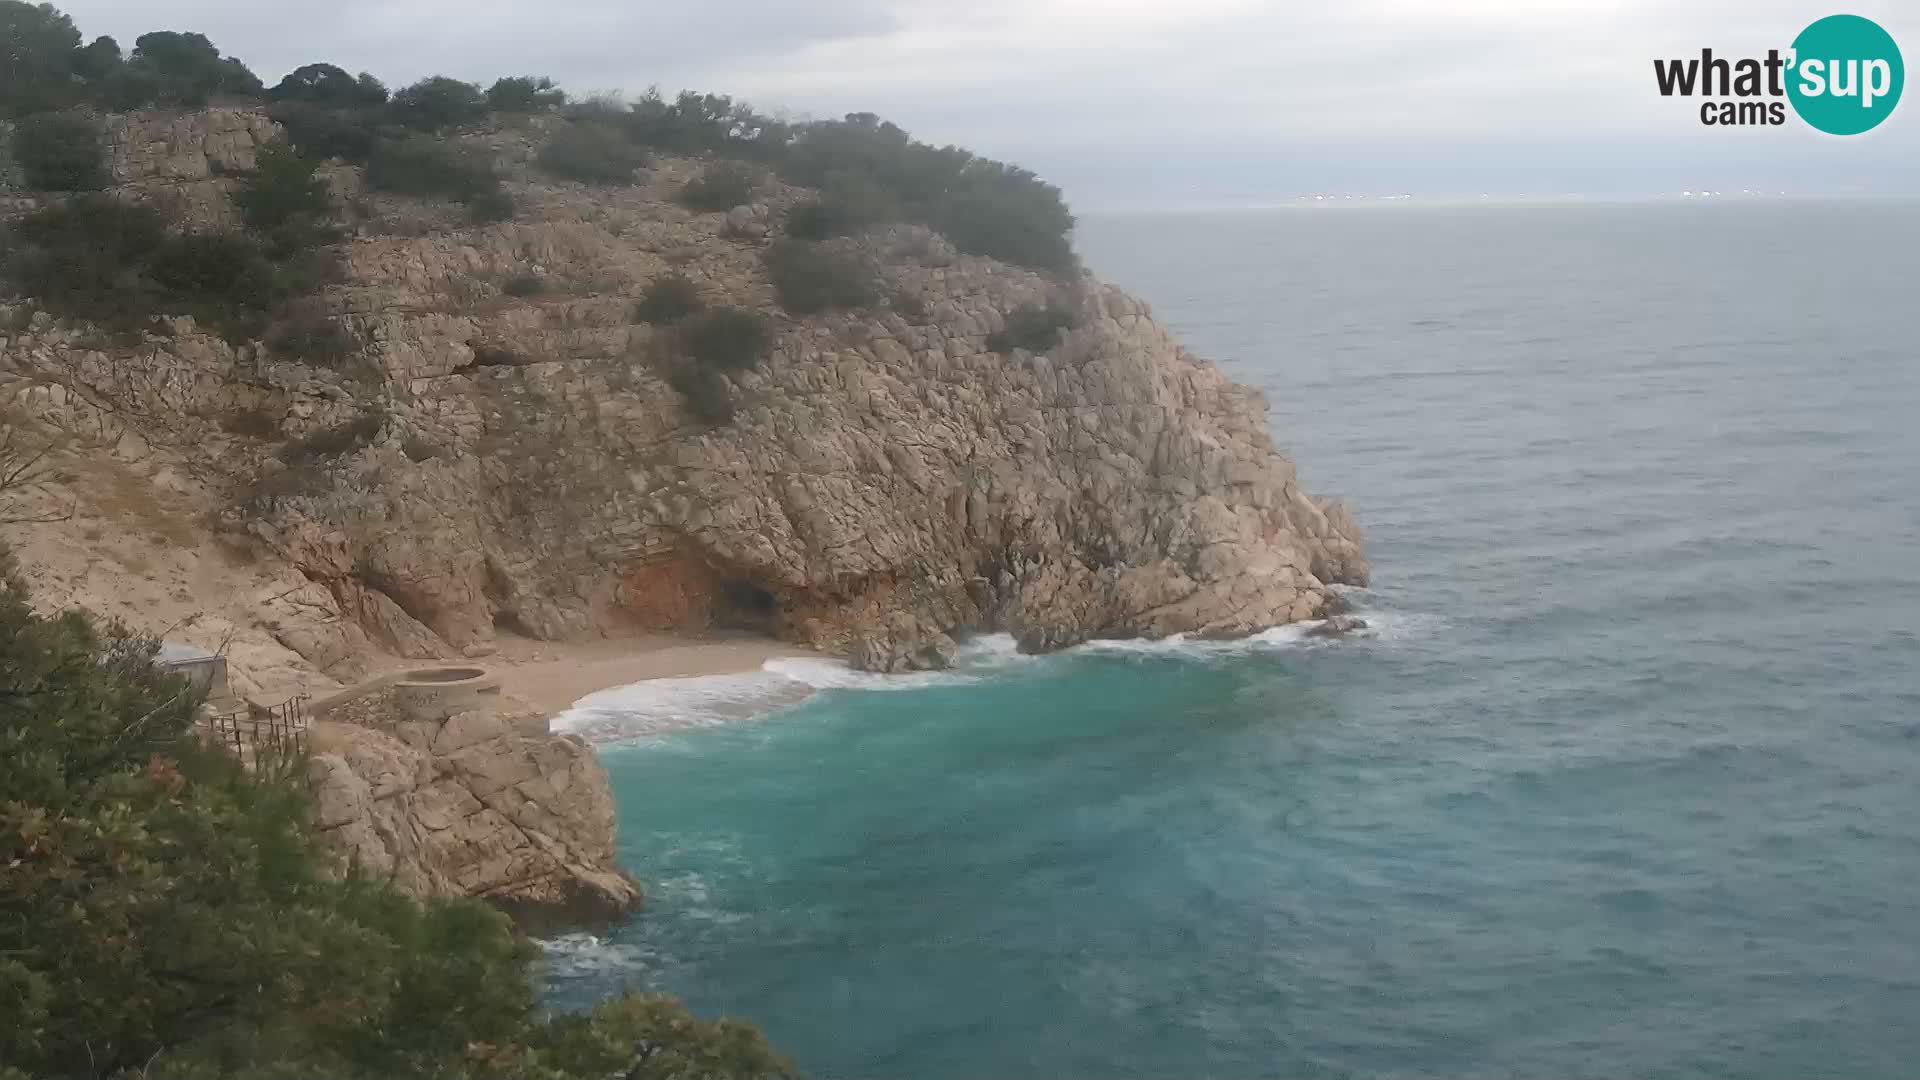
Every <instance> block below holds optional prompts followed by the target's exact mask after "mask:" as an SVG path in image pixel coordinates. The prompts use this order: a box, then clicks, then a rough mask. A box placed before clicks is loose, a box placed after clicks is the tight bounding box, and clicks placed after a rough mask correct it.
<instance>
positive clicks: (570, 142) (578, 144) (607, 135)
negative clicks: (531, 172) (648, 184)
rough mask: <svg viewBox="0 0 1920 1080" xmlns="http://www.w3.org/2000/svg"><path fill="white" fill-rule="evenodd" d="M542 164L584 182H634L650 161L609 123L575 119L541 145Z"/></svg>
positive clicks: (552, 170)
mask: <svg viewBox="0 0 1920 1080" xmlns="http://www.w3.org/2000/svg"><path fill="white" fill-rule="evenodd" d="M539 160H540V167H541V168H543V169H545V170H547V171H548V172H550V173H552V174H554V175H555V176H559V177H564V178H566V179H568V180H578V181H580V182H581V183H583V184H631V183H633V182H634V175H633V174H634V172H635V171H637V170H639V169H642V168H645V167H646V165H647V155H646V152H645V151H643V150H641V149H640V148H639V147H636V146H634V145H633V144H631V143H629V142H628V141H627V140H626V138H625V137H624V136H622V135H621V134H620V132H619V131H618V130H617V129H615V128H614V127H612V126H611V125H608V124H598V123H575V124H574V125H573V126H572V127H569V128H565V129H563V130H561V131H559V132H556V133H555V134H554V136H553V138H551V139H549V140H547V145H545V146H543V147H541V148H540V159H539Z"/></svg>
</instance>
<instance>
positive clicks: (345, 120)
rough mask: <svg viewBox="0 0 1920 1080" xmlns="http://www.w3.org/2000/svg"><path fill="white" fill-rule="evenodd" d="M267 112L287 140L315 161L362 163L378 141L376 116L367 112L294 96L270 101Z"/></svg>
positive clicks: (378, 133)
mask: <svg viewBox="0 0 1920 1080" xmlns="http://www.w3.org/2000/svg"><path fill="white" fill-rule="evenodd" d="M267 115H268V116H269V117H270V118H272V119H273V120H274V121H275V122H276V123H278V124H279V125H280V126H281V127H282V128H284V129H285V130H286V133H287V141H288V142H289V143H291V144H293V146H294V147H295V148H297V149H298V150H299V151H300V152H301V153H302V154H304V155H306V156H307V157H310V158H313V159H315V160H319V161H325V160H327V159H328V158H339V159H340V160H342V161H352V162H356V163H360V164H365V163H366V161H367V160H368V159H369V158H371V157H372V156H373V151H374V148H375V147H376V146H378V145H379V143H380V124H379V117H378V116H377V114H375V113H371V112H364V111H356V110H353V109H338V108H331V107H328V106H325V105H316V104H311V103H308V102H305V101H298V100H295V101H284V102H278V103H276V104H274V105H273V106H272V107H271V108H269V109H268V110H267Z"/></svg>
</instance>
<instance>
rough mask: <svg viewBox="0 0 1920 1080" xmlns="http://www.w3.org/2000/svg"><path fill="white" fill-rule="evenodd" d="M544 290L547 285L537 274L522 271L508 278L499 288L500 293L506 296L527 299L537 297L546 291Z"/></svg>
mask: <svg viewBox="0 0 1920 1080" xmlns="http://www.w3.org/2000/svg"><path fill="white" fill-rule="evenodd" d="M546 288H547V283H546V281H545V280H543V279H542V278H541V277H540V275H539V274H535V273H531V272H528V271H524V270H523V271H521V272H520V273H518V274H515V275H513V276H512V277H510V278H508V279H507V280H506V282H505V283H504V284H502V285H501V286H500V291H501V292H503V293H506V294H507V295H508V296H519V297H527V296H538V295H540V294H541V293H542V292H544V291H546Z"/></svg>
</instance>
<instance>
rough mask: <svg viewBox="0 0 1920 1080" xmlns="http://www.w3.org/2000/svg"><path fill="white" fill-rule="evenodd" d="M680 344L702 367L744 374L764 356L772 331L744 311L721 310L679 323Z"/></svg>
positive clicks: (754, 315) (707, 312) (764, 322)
mask: <svg viewBox="0 0 1920 1080" xmlns="http://www.w3.org/2000/svg"><path fill="white" fill-rule="evenodd" d="M680 341H681V344H682V347H683V348H684V349H685V350H686V353H687V355H688V356H689V357H691V358H692V359H693V360H695V361H697V362H698V363H699V364H701V365H702V366H704V367H709V368H715V369H718V370H720V371H744V370H745V369H747V368H750V367H752V366H753V365H755V364H757V363H759V362H760V361H761V360H762V359H763V358H764V357H765V356H766V355H767V350H768V349H769V348H771V347H772V346H773V331H772V330H771V329H769V328H768V326H767V322H766V320H765V319H763V318H761V317H760V316H759V315H756V314H754V313H753V312H751V311H748V310H746V309H745V308H736V307H723V308H714V309H713V310H712V311H706V312H702V313H700V314H698V315H694V316H692V317H690V318H688V319H687V320H686V321H685V322H683V323H681V324H680Z"/></svg>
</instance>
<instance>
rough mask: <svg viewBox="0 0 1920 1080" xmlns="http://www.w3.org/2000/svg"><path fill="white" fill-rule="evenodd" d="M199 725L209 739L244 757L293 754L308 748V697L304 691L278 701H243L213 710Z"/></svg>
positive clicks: (274, 756)
mask: <svg viewBox="0 0 1920 1080" xmlns="http://www.w3.org/2000/svg"><path fill="white" fill-rule="evenodd" d="M200 726H201V730H202V731H204V732H205V733H206V735H207V737H208V738H209V739H211V740H212V741H213V742H214V743H216V744H218V745H220V746H224V747H226V748H227V749H229V750H232V751H233V753H234V755H235V756H236V757H239V758H241V759H242V760H248V759H258V758H261V757H273V758H287V757H291V756H294V755H297V754H301V753H304V752H305V751H306V749H307V698H306V695H304V694H302V695H301V696H299V697H294V698H289V699H287V700H286V701H284V702H282V703H280V704H278V705H267V706H260V705H252V704H245V703H243V704H242V705H241V706H240V707H239V708H237V709H230V710H226V711H221V712H212V711H210V712H208V713H207V714H206V716H205V717H204V718H203V719H202V720H201V723H200Z"/></svg>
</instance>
